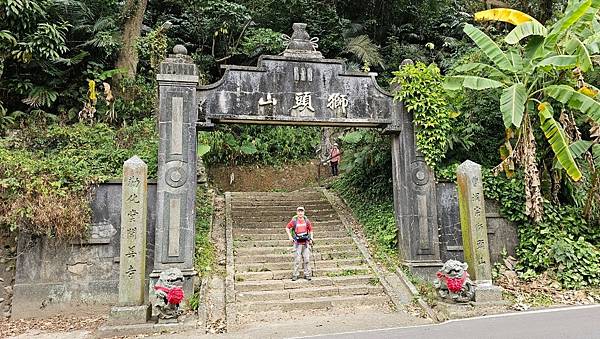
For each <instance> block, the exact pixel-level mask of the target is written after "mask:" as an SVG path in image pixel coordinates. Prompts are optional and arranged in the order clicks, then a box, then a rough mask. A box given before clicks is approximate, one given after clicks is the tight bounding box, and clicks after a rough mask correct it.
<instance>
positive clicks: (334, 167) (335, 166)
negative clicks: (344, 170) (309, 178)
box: [331, 161, 339, 176]
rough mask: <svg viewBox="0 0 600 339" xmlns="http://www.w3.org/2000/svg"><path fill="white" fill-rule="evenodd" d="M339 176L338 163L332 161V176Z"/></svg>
mask: <svg viewBox="0 0 600 339" xmlns="http://www.w3.org/2000/svg"><path fill="white" fill-rule="evenodd" d="M338 174H339V172H338V163H337V161H335V162H334V161H332V162H331V175H333V176H336V175H338Z"/></svg>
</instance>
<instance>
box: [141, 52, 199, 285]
mask: <svg viewBox="0 0 600 339" xmlns="http://www.w3.org/2000/svg"><path fill="white" fill-rule="evenodd" d="M173 53H174V54H171V55H169V57H168V58H167V59H165V61H164V62H162V63H161V64H160V73H159V74H158V75H157V79H158V87H159V98H160V103H159V119H158V124H159V126H158V127H159V134H160V142H159V148H158V187H157V206H156V207H157V209H156V212H157V219H156V236H155V237H156V238H155V245H154V270H153V271H152V273H151V275H150V278H152V279H151V280H152V281H151V282H150V286H153V284H154V282H155V281H156V280H157V279H158V277H159V275H160V272H162V271H163V270H165V269H168V268H178V269H179V270H181V272H182V273H183V275H184V277H185V283H184V292H185V295H187V296H191V295H192V294H193V280H194V278H195V277H196V276H197V272H196V271H195V270H194V239H195V221H196V213H195V199H196V121H197V118H198V108H197V107H198V105H197V102H196V86H197V85H198V75H197V71H196V65H195V64H194V63H193V61H192V59H191V58H190V57H189V56H188V55H187V50H186V49H185V47H184V46H182V45H177V46H175V47H174V48H173Z"/></svg>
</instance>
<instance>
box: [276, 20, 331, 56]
mask: <svg viewBox="0 0 600 339" xmlns="http://www.w3.org/2000/svg"><path fill="white" fill-rule="evenodd" d="M306 26H307V25H306V24H305V23H298V22H297V23H294V24H292V29H293V30H294V32H293V33H292V36H291V37H290V36H288V35H287V34H282V35H281V38H282V39H283V40H284V42H285V43H286V49H285V51H283V56H284V57H292V58H300V59H323V55H322V54H321V52H319V51H317V48H318V47H319V45H318V44H317V42H319V38H317V37H313V38H311V37H310V35H309V34H308V32H307V31H306Z"/></svg>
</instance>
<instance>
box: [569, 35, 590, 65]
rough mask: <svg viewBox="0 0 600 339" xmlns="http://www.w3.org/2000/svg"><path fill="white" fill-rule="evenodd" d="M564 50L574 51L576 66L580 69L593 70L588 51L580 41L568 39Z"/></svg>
mask: <svg viewBox="0 0 600 339" xmlns="http://www.w3.org/2000/svg"><path fill="white" fill-rule="evenodd" d="M565 50H566V51H567V52H568V53H571V54H573V53H575V55H576V56H577V66H578V67H579V68H581V70H582V71H584V72H587V71H589V70H592V71H593V70H594V66H593V65H592V58H591V57H590V53H589V52H588V49H587V48H586V47H585V45H584V44H583V42H581V41H580V40H579V39H577V38H572V39H571V40H569V42H568V43H567V44H566V46H565Z"/></svg>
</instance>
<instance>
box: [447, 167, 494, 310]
mask: <svg viewBox="0 0 600 339" xmlns="http://www.w3.org/2000/svg"><path fill="white" fill-rule="evenodd" d="M456 179H457V183H458V206H459V209H460V223H461V229H462V237H463V248H464V254H465V260H466V261H467V263H468V264H469V268H468V271H469V274H470V276H471V277H472V278H473V280H475V284H476V290H475V300H476V301H477V302H482V301H485V302H489V301H498V300H502V289H501V288H500V287H496V286H493V285H492V265H491V262H490V251H489V246H488V232H487V223H486V218H485V198H484V195H483V180H482V177H481V166H480V165H478V164H476V163H474V162H472V161H470V160H467V161H465V162H463V163H462V164H461V165H460V166H458V169H457V170H456Z"/></svg>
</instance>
